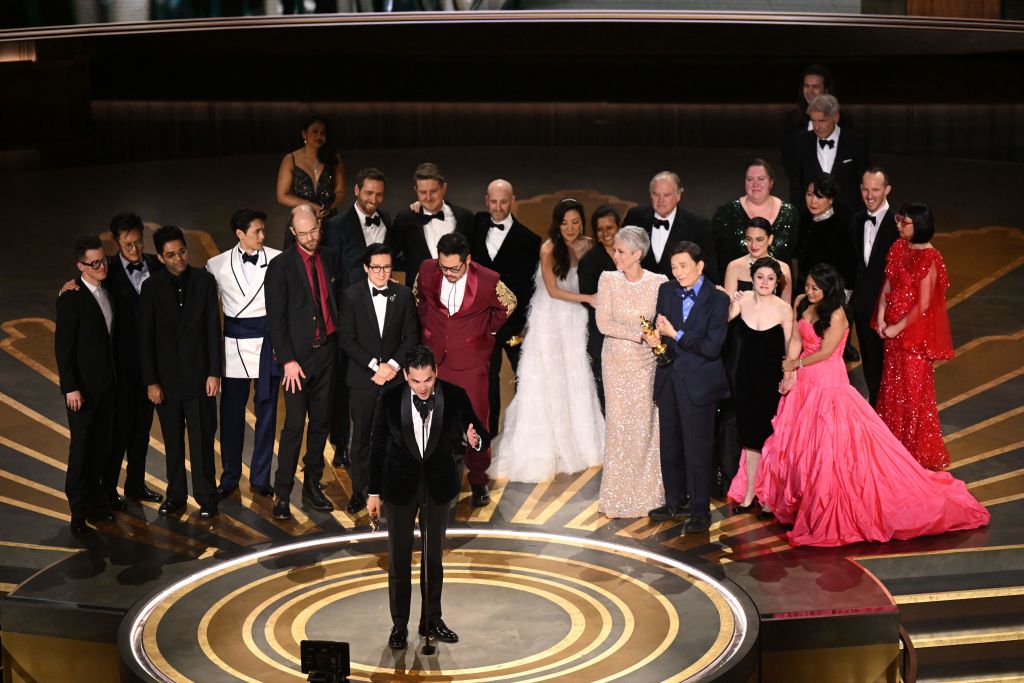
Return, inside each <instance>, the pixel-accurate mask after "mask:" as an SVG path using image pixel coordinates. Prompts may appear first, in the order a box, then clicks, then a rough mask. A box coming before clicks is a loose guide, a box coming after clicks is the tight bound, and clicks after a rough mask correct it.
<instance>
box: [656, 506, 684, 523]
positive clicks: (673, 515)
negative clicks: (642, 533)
mask: <svg viewBox="0 0 1024 683" xmlns="http://www.w3.org/2000/svg"><path fill="white" fill-rule="evenodd" d="M647 516H648V517H649V518H651V519H653V520H654V521H655V522H667V521H669V520H672V519H682V518H683V517H685V516H686V507H678V506H675V505H662V506H661V507H660V508H654V509H653V510H651V511H650V512H648V513H647Z"/></svg>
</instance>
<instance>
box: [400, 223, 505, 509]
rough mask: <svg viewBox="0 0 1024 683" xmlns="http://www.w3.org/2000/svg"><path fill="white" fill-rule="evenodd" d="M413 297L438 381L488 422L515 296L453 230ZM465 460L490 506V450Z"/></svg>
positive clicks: (477, 502)
mask: <svg viewBox="0 0 1024 683" xmlns="http://www.w3.org/2000/svg"><path fill="white" fill-rule="evenodd" d="M442 276H443V277H442ZM413 296H415V297H416V308H417V311H418V313H419V318H420V328H421V329H422V334H423V343H424V344H425V345H426V346H429V347H430V349H431V350H432V351H433V352H434V355H435V356H436V358H437V374H438V377H439V378H441V379H443V380H444V381H446V382H451V383H452V384H456V385H458V386H460V387H462V388H463V389H465V390H466V393H467V394H469V400H470V402H471V403H472V404H473V410H474V412H476V414H477V415H478V416H479V417H480V418H481V419H482V420H483V421H484V424H487V423H488V420H489V417H488V414H489V412H490V408H491V406H490V405H489V401H488V380H487V377H488V370H489V367H490V362H491V352H492V351H493V350H494V333H495V332H497V331H498V329H499V328H500V327H501V326H502V325H504V324H505V321H506V320H507V319H508V317H509V316H510V315H512V312H513V311H514V310H515V308H516V297H515V295H514V294H513V293H512V291H511V290H510V289H509V288H508V287H506V286H505V285H504V284H503V283H502V282H501V280H500V279H499V277H498V274H497V273H496V272H494V271H493V270H491V269H490V268H484V267H483V266H481V265H478V264H476V263H473V259H472V257H471V256H470V255H469V240H467V239H466V236H465V235H463V234H462V233H459V232H452V233H448V234H446V235H443V236H442V237H441V239H440V240H438V243H437V258H436V259H427V260H425V261H423V262H422V264H420V269H419V274H418V275H417V276H416V283H415V285H414V286H413ZM493 408H494V410H498V409H499V406H494V407H493ZM465 461H466V468H467V469H468V470H469V484H470V486H471V487H472V489H473V505H474V506H476V507H480V506H483V505H487V503H488V502H490V494H489V493H488V491H487V468H488V467H490V465H491V449H490V448H486V449H483V450H482V451H480V452H477V451H475V450H474V449H472V448H467V449H466V455H465Z"/></svg>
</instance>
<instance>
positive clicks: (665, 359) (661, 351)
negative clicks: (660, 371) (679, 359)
mask: <svg viewBox="0 0 1024 683" xmlns="http://www.w3.org/2000/svg"><path fill="white" fill-rule="evenodd" d="M640 329H642V330H643V331H644V334H654V335H657V334H658V330H657V328H655V327H654V323H653V322H651V321H650V320H648V319H647V317H646V316H640ZM651 352H652V353H653V354H654V362H655V363H657V364H658V366H659V367H662V368H664V367H668V365H669V364H670V363H671V362H672V358H671V357H670V356H669V355H668V344H666V343H665V342H661V343H660V344H658V346H656V347H652V348H651Z"/></svg>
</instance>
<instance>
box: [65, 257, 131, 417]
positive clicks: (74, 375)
mask: <svg viewBox="0 0 1024 683" xmlns="http://www.w3.org/2000/svg"><path fill="white" fill-rule="evenodd" d="M75 282H76V283H77V284H78V290H69V291H67V292H64V294H61V295H60V296H58V297H57V328H56V331H55V333H54V353H55V355H56V356H57V374H58V375H59V376H60V393H61V394H69V393H71V392H72V391H80V392H82V397H83V398H84V399H85V400H87V401H88V400H89V399H91V398H93V397H95V396H96V395H97V394H100V393H101V392H103V391H105V390H106V389H108V388H110V387H111V386H112V385H113V384H114V378H115V376H116V374H115V370H114V349H115V348H116V341H115V340H116V338H117V326H118V323H119V320H118V314H117V303H116V302H114V301H113V297H110V298H111V305H112V306H113V307H114V323H113V326H112V330H111V332H110V333H108V332H107V321H106V320H104V318H103V310H102V309H101V308H100V305H99V303H98V302H97V301H96V297H94V296H93V295H92V292H90V291H89V289H88V288H87V287H86V286H85V283H83V282H82V278H81V276H79V277H77V278H75ZM107 291H108V292H109V290H107Z"/></svg>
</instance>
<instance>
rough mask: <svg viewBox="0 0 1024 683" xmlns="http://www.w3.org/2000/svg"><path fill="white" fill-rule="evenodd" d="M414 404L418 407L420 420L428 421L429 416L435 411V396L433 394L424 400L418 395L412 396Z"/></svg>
mask: <svg viewBox="0 0 1024 683" xmlns="http://www.w3.org/2000/svg"><path fill="white" fill-rule="evenodd" d="M412 404H413V405H414V406H416V412H417V413H419V414H420V419H422V420H426V419H427V415H429V414H430V411H431V410H433V409H434V395H433V394H431V395H430V396H429V397H428V398H427V399H425V400H424V399H422V398H420V397H419V396H417V395H416V394H413V395H412Z"/></svg>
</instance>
